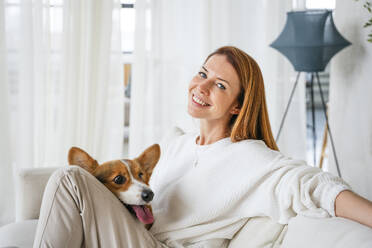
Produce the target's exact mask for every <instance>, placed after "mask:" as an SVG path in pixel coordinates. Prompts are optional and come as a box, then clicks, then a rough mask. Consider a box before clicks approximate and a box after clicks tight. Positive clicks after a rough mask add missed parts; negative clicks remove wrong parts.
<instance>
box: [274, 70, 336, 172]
mask: <svg viewBox="0 0 372 248" xmlns="http://www.w3.org/2000/svg"><path fill="white" fill-rule="evenodd" d="M300 73H301V72H298V73H297V77H296V81H295V83H294V86H293V88H292V92H291V95H290V97H289V101H288V104H287V107H286V109H285V112H284V115H283V117H282V121H281V123H280V127H279V131H278V134H277V136H276V139H275V141H276V142H278V140H279V137H280V133H281V131H282V128H283V125H284V121H285V118H286V117H287V113H288V110H289V106H290V105H291V102H292V99H293V95H294V92H295V90H296V88H297V84H298V79H299V77H300ZM314 77H316V79H317V83H318V87H319V92H320V98H321V100H322V107H323V113H324V116H325V119H326V124H327V129H328V132H329V137H330V139H331V145H332V150H333V156H334V159H335V162H336V168H337V173H338V176H339V177H341V171H340V167H339V164H338V159H337V154H336V149H335V145H334V142H333V136H332V132H331V128H330V126H329V121H328V116H327V108H326V104H325V101H324V96H323V90H322V86H321V85H320V80H319V74H318V72H311V82H310V84H311V88H310V95H311V112H312V123H313V126H312V131H313V149H314V153H313V154H314V165H315V164H316V132H315V104H314Z"/></svg>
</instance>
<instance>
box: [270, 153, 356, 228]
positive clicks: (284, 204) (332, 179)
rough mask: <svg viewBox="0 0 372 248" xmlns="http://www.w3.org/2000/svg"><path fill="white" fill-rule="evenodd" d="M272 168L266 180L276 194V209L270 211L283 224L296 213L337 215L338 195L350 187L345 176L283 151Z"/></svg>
mask: <svg viewBox="0 0 372 248" xmlns="http://www.w3.org/2000/svg"><path fill="white" fill-rule="evenodd" d="M270 171H271V172H270V173H269V174H268V175H267V179H268V180H267V182H265V184H266V186H267V187H266V189H267V190H268V193H269V194H271V195H272V196H273V198H272V200H273V204H272V207H273V208H272V209H271V210H269V211H270V212H271V215H272V216H273V217H274V219H277V220H278V222H279V223H286V222H287V220H288V219H289V217H291V216H293V215H294V214H302V215H306V216H312V217H327V216H335V206H334V203H335V199H336V197H337V195H338V194H339V193H340V192H341V191H343V190H350V186H349V185H348V184H347V183H346V182H345V181H344V180H342V179H341V178H339V177H337V176H334V175H333V174H331V173H328V172H324V171H322V170H320V169H319V168H317V167H311V166H309V165H307V164H306V163H305V162H304V161H302V160H293V159H291V158H287V157H284V156H283V155H281V154H280V155H278V156H277V157H276V158H275V160H274V161H273V163H272V164H271V170H270ZM265 181H266V180H265Z"/></svg>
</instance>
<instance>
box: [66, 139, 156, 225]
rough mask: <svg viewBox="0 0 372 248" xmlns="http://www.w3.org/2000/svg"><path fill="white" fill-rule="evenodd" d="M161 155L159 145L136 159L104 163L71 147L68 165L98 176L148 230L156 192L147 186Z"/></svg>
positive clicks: (152, 219) (151, 219)
mask: <svg viewBox="0 0 372 248" xmlns="http://www.w3.org/2000/svg"><path fill="white" fill-rule="evenodd" d="M159 158H160V146H159V145H158V144H154V145H152V146H150V147H149V148H147V149H146V150H145V151H144V152H143V153H142V154H141V155H140V156H139V157H137V158H135V159H133V160H129V159H121V160H112V161H108V162H105V163H103V164H101V165H99V164H98V162H97V161H96V160H94V159H93V158H92V157H91V156H90V155H89V154H88V153H87V152H85V151H84V150H82V149H80V148H78V147H72V148H71V149H70V150H69V152H68V163H69V165H77V166H79V167H81V168H83V169H85V170H87V171H88V172H89V173H91V174H92V175H93V176H95V177H96V178H97V179H98V180H99V181H100V182H101V183H102V184H104V185H105V186H106V187H107V188H108V189H109V190H110V191H111V192H112V193H114V195H116V196H117V197H118V198H119V200H120V201H121V202H122V203H123V204H124V206H125V207H126V208H127V209H128V210H129V212H130V213H131V214H132V215H133V216H135V217H137V219H138V220H139V221H140V222H142V223H143V224H144V225H145V228H147V229H150V228H151V226H152V224H153V222H154V217H153V214H152V209H151V205H150V202H151V201H152V199H153V197H154V193H153V192H152V190H151V189H150V188H149V186H148V185H149V180H150V177H151V174H152V171H153V169H154V168H155V165H156V164H157V162H158V161H159Z"/></svg>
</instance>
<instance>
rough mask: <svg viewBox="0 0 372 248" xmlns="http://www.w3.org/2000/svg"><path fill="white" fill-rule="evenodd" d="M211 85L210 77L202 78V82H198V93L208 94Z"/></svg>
mask: <svg viewBox="0 0 372 248" xmlns="http://www.w3.org/2000/svg"><path fill="white" fill-rule="evenodd" d="M211 85H212V80H210V79H205V80H203V82H201V83H200V84H199V90H200V93H202V94H204V95H209V91H210V88H211Z"/></svg>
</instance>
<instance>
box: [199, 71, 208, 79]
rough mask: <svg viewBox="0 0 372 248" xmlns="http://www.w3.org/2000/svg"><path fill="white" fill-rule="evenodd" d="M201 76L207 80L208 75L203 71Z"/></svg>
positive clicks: (200, 72)
mask: <svg viewBox="0 0 372 248" xmlns="http://www.w3.org/2000/svg"><path fill="white" fill-rule="evenodd" d="M199 76H201V77H202V78H207V74H205V73H204V72H202V71H199Z"/></svg>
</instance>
